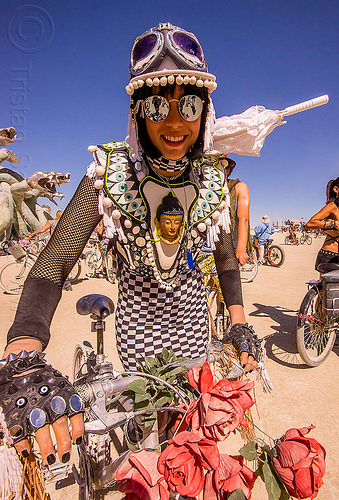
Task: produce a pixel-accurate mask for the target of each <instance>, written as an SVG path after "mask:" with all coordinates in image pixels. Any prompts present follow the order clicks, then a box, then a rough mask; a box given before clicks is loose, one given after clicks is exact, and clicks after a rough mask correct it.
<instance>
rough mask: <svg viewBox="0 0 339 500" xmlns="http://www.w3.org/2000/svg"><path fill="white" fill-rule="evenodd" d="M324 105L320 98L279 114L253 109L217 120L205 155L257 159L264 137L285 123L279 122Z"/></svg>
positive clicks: (253, 107)
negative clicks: (231, 155)
mask: <svg viewBox="0 0 339 500" xmlns="http://www.w3.org/2000/svg"><path fill="white" fill-rule="evenodd" d="M327 102H328V95H323V96H320V97H316V98H315V99H310V100H309V101H305V102H301V103H300V104H296V105H295V106H289V107H288V108H285V109H283V110H282V111H278V110H276V111H273V110H270V109H266V108H264V106H252V107H250V108H249V109H247V110H246V111H244V112H243V113H241V114H239V115H233V116H223V117H221V118H217V119H216V121H215V125H214V129H213V149H212V150H211V151H208V153H209V154H213V155H216V154H227V153H236V154H238V155H247V156H260V150H261V148H262V147H263V145H264V142H265V138H266V136H268V134H270V133H271V132H272V130H274V129H275V128H276V127H279V125H283V124H284V123H286V121H282V120H283V118H284V117H285V116H289V115H293V114H295V113H299V112H300V111H305V110H306V109H311V108H315V107H317V106H322V105H323V104H326V103H327Z"/></svg>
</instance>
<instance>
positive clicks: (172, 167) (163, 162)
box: [147, 156, 189, 174]
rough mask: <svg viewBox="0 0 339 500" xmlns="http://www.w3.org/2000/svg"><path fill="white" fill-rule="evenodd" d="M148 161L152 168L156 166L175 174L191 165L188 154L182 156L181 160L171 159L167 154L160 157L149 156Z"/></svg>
mask: <svg viewBox="0 0 339 500" xmlns="http://www.w3.org/2000/svg"><path fill="white" fill-rule="evenodd" d="M147 161H148V163H149V166H150V167H151V168H153V169H154V167H155V168H157V169H159V170H163V171H166V172H171V173H173V174H175V173H177V172H181V171H182V170H184V169H185V168H186V167H188V165H189V159H188V158H187V157H186V156H184V157H183V158H180V159H179V160H170V159H169V158H166V157H165V156H160V158H150V157H149V156H147Z"/></svg>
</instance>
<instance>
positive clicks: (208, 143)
mask: <svg viewBox="0 0 339 500" xmlns="http://www.w3.org/2000/svg"><path fill="white" fill-rule="evenodd" d="M214 124H215V110H214V106H213V102H212V99H211V98H210V104H209V110H208V115H207V119H206V125H205V135H204V151H209V150H210V149H212V148H213V131H214Z"/></svg>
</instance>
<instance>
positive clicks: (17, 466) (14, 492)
mask: <svg viewBox="0 0 339 500" xmlns="http://www.w3.org/2000/svg"><path fill="white" fill-rule="evenodd" d="M0 431H1V432H2V434H3V438H2V439H0V498H4V499H11V500H21V499H22V490H23V466H22V463H21V461H20V459H19V457H18V455H17V453H16V451H15V448H14V446H13V445H12V439H11V438H10V436H9V434H8V430H7V426H6V423H5V419H4V416H3V413H2V409H1V408H0Z"/></svg>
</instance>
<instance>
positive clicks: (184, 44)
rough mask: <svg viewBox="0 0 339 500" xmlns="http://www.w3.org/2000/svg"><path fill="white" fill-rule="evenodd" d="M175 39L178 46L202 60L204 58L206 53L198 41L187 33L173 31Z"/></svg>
mask: <svg viewBox="0 0 339 500" xmlns="http://www.w3.org/2000/svg"><path fill="white" fill-rule="evenodd" d="M173 41H174V43H175V44H176V45H177V47H178V48H180V49H181V50H183V51H184V52H186V54H189V55H191V56H194V57H197V58H198V59H199V61H200V62H203V60H204V54H203V52H202V49H201V47H200V45H199V44H198V42H197V41H196V40H194V38H192V37H190V36H189V35H187V34H186V33H182V32H180V31H176V32H175V33H173Z"/></svg>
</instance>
